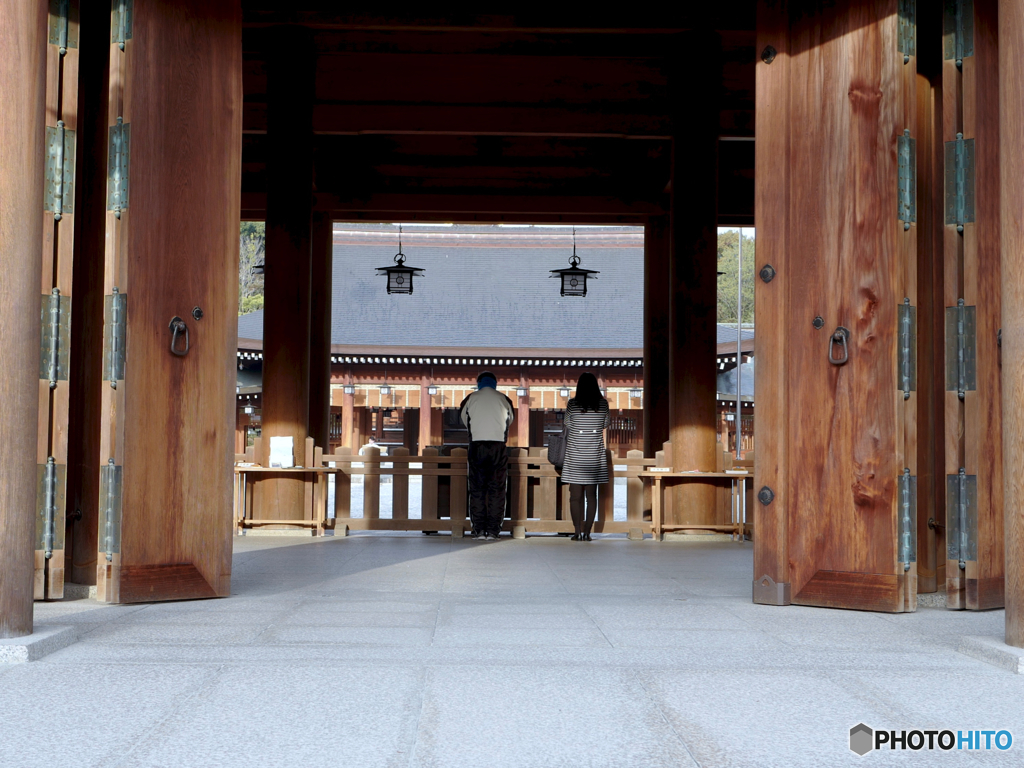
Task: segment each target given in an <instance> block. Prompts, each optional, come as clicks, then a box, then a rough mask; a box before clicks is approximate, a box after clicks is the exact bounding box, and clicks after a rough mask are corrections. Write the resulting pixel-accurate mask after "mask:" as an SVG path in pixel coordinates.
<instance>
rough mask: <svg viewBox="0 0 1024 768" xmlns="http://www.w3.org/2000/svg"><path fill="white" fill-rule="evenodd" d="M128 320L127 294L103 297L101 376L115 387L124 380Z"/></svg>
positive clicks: (116, 291) (115, 292)
mask: <svg viewBox="0 0 1024 768" xmlns="http://www.w3.org/2000/svg"><path fill="white" fill-rule="evenodd" d="M127 321H128V294H126V293H119V292H118V290H117V286H116V285H115V286H114V289H113V292H112V293H111V294H110V295H108V296H104V297H103V378H105V379H106V380H107V381H109V382H110V386H111V387H113V388H114V389H117V382H118V380H124V360H125V355H124V345H125V326H126V325H127Z"/></svg>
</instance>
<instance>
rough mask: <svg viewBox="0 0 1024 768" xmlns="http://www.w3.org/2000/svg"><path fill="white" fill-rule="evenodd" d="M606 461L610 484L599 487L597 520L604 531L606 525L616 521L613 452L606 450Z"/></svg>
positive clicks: (602, 484)
mask: <svg viewBox="0 0 1024 768" xmlns="http://www.w3.org/2000/svg"><path fill="white" fill-rule="evenodd" d="M604 460H605V462H606V463H607V464H608V482H607V483H601V484H600V485H599V486H597V520H598V522H599V523H601V525H599V526H597V528H599V529H601V530H604V523H606V522H609V523H610V522H611V521H612V520H614V519H615V461H614V459H612V452H611V451H609V450H607V449H605V452H604Z"/></svg>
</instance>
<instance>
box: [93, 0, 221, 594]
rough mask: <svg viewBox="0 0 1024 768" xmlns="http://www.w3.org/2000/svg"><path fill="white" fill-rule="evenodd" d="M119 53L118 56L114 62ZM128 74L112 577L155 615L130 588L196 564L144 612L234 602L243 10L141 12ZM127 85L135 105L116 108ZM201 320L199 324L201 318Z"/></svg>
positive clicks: (160, 7) (112, 265) (110, 275)
mask: <svg viewBox="0 0 1024 768" xmlns="http://www.w3.org/2000/svg"><path fill="white" fill-rule="evenodd" d="M116 50H117V46H112V48H111V51H112V56H113V57H116V54H115V53H114V51H116ZM115 62H120V68H121V69H123V73H121V70H120V69H119V68H118V67H115V66H114V65H113V64H112V67H111V72H112V74H111V91H112V97H111V107H112V108H115V107H116V106H117V105H118V103H123V110H124V112H125V122H128V123H130V124H131V159H130V169H129V175H130V197H129V208H128V211H125V212H122V216H121V219H120V220H119V221H117V226H113V225H112V221H113V220H112V219H111V218H108V232H118V233H119V236H120V238H121V240H122V246H121V248H122V250H118V251H117V252H115V254H114V256H115V258H114V260H113V261H112V262H110V261H108V270H107V281H108V283H109V282H112V281H113V280H115V279H118V280H123V281H124V282H122V283H120V285H122V286H125V287H126V288H127V295H128V312H127V314H128V317H127V347H126V366H125V379H124V382H118V388H117V389H116V390H113V389H110V388H109V387H107V388H106V389H110V392H111V393H113V392H116V393H117V398H123V401H122V403H121V404H119V405H117V406H116V408H115V409H113V410H112V411H111V413H112V414H113V419H114V420H116V422H117V423H116V426H115V427H114V429H113V432H114V437H113V439H114V440H115V441H118V442H117V443H116V444H115V445H114V446H113V455H114V457H115V460H116V461H117V463H119V464H121V465H122V467H123V490H122V524H121V553H120V558H119V560H120V562H119V564H118V566H117V567H116V568H113V569H111V572H110V574H109V575H108V576H105V577H104V578H105V581H108V582H110V583H108V585H107V586H108V589H110V592H109V593H108V594H107V598H108V599H111V597H112V596H113V597H116V599H119V600H120V601H121V602H129V601H134V600H138V599H143V598H142V597H141V594H142V593H140V592H139V591H138V590H135V589H133V587H132V579H133V578H135V577H134V576H133V574H136V573H138V572H139V571H138V570H137V569H153V572H154V573H156V572H163V571H162V569H163V568H164V567H166V566H174V567H182V565H183V564H190V566H189V567H194V569H195V571H196V572H197V573H198V576H197V577H195V578H191V577H189V578H185V577H181V579H180V581H181V585H179V587H176V588H175V589H174V590H172V589H171V587H168V588H167V590H164V591H160V590H156V591H154V592H153V593H152V594H153V595H156V597H147V598H145V599H179V598H181V597H184V596H186V595H192V596H197V597H206V596H210V595H211V594H215V595H227V594H229V592H230V576H231V496H232V474H231V465H232V458H233V455H234V454H233V426H234V413H235V407H234V386H235V370H234V361H235V354H234V352H235V348H236V327H235V326H236V317H237V303H238V293H237V284H238V283H237V274H238V221H239V216H240V191H239V184H240V163H241V10H240V7H239V4H238V3H237V2H236V0H218V1H217V2H205V1H203V2H201V1H200V0H192V1H191V2H183V3H175V4H173V5H171V4H167V3H148V4H137V5H136V7H135V16H134V34H133V37H132V39H131V41H130V42H129V44H128V45H126V52H125V54H124V60H123V62H121V61H120V60H119V59H116V58H115ZM115 72H118V73H119V74H116V75H115V74H114V73H115ZM122 83H124V84H125V86H126V88H125V90H124V92H123V94H121V95H118V96H115V95H114V91H115V90H116V88H117V86H119V85H120V84H122ZM129 212H130V215H129ZM109 239H111V238H109V237H108V240H109ZM196 306H198V307H200V308H201V309H202V310H203V317H202V319H201V320H195V319H194V318H193V317H192V309H193V307H196ZM173 316H179V317H181V318H184V319H185V321H186V325H187V326H188V328H189V342H190V346H189V351H188V353H187V354H186V355H185V356H183V357H178V356H175V355H173V354H171V352H170V340H171V335H170V329H169V328H168V323H169V322H170V319H171V317H173ZM114 399H115V400H116V398H114ZM154 445H159V446H161V449H162V450H160V451H154V450H153V446H154ZM109 448H111V446H109V445H108V449H109ZM103 565H104V566H105V565H106V563H105V561H103ZM168 572H174V571H173V570H172V571H168ZM125 578H127V581H124V583H122V581H123V580H124V579H125ZM175 578H177V577H175ZM185 584H187V585H188V586H187V588H186V587H185V586H182V585H185ZM161 589H163V588H161ZM175 590H176V591H175ZM183 590H184V591H183ZM171 594H173V598H171V597H169V595H171Z"/></svg>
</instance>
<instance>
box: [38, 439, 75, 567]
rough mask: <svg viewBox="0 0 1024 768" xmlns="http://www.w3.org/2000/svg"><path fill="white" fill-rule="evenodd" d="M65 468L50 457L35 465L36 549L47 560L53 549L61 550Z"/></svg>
mask: <svg viewBox="0 0 1024 768" xmlns="http://www.w3.org/2000/svg"><path fill="white" fill-rule="evenodd" d="M66 481H67V467H66V466H65V465H64V464H57V463H56V461H55V460H54V458H53V456H50V457H48V458H47V459H46V463H45V464H37V465H36V549H37V550H42V551H43V554H44V557H45V558H46V559H47V560H49V559H50V558H51V557H53V551H54V550H61V549H64V523H63V521H62V520H60V516H61V512H62V510H63V509H64V497H65V483H66Z"/></svg>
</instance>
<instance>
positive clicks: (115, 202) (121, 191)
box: [107, 117, 132, 219]
mask: <svg viewBox="0 0 1024 768" xmlns="http://www.w3.org/2000/svg"><path fill="white" fill-rule="evenodd" d="M131 129H132V127H131V125H130V124H129V123H126V122H124V120H123V119H122V118H120V117H118V118H117V122H116V123H115V124H114V125H112V126H110V149H109V153H108V157H107V210H108V211H113V212H114V216H115V217H116V218H118V219H120V218H121V211H123V210H124V209H125V208H127V207H128V161H129V157H130V155H131V138H132V130H131Z"/></svg>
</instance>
